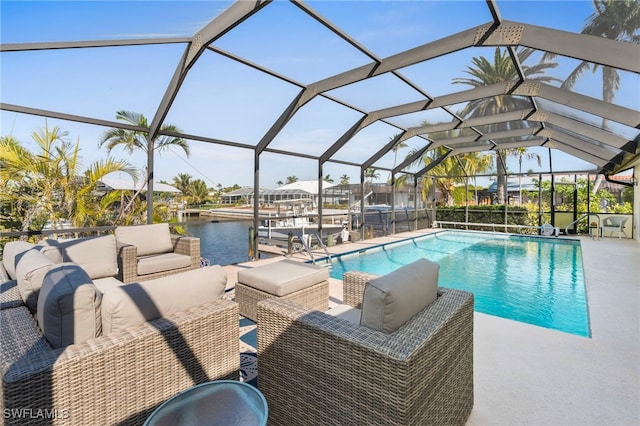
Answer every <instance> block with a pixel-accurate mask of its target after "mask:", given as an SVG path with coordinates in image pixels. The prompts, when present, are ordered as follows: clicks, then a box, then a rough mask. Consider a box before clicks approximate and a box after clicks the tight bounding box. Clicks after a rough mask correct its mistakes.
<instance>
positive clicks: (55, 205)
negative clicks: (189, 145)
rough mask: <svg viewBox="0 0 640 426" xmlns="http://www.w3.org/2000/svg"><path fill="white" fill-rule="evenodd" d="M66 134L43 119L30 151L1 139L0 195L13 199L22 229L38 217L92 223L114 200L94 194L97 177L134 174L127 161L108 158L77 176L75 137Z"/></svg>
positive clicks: (6, 139)
mask: <svg viewBox="0 0 640 426" xmlns="http://www.w3.org/2000/svg"><path fill="white" fill-rule="evenodd" d="M67 135H68V133H67V132H66V131H63V130H62V129H60V128H59V127H57V126H56V127H54V128H52V129H50V128H49V127H48V124H47V122H46V121H45V127H44V128H42V129H39V130H37V131H35V132H33V133H32V138H33V139H34V141H35V142H36V144H37V146H38V150H37V152H35V153H32V152H31V151H29V150H28V149H26V148H24V147H23V146H22V144H20V142H19V141H17V140H16V139H15V138H11V137H3V138H0V163H2V168H1V169H0V183H2V186H3V188H5V190H4V191H2V200H3V202H4V201H6V200H9V201H10V202H11V203H12V205H13V206H14V209H15V210H14V212H13V213H14V214H16V215H17V218H18V220H17V222H20V227H21V230H23V231H26V230H28V229H30V228H31V226H32V224H34V223H37V222H38V221H39V222H40V224H44V223H45V222H46V221H49V222H51V223H53V224H55V223H57V222H59V221H60V220H70V221H71V222H72V223H73V224H74V225H75V226H78V227H81V226H87V224H95V223H96V222H99V221H100V218H101V217H103V216H104V214H105V212H106V210H107V209H109V208H110V207H111V205H112V204H113V203H114V202H115V200H114V199H112V198H106V199H105V200H101V199H99V198H98V197H97V196H96V189H97V185H98V183H99V181H100V180H101V179H102V178H103V177H104V176H106V175H107V174H109V173H113V172H117V171H121V172H125V173H127V174H129V175H131V176H132V177H135V176H136V172H135V169H134V168H133V167H131V166H130V165H129V164H128V163H126V162H125V161H117V160H114V159H113V158H110V157H109V158H107V159H106V160H100V161H96V162H95V163H93V164H91V165H90V166H89V168H88V169H87V170H86V172H85V173H84V175H82V173H81V171H80V167H81V165H80V161H79V158H80V157H79V151H80V142H79V141H78V142H76V143H75V144H72V143H71V142H70V141H69V140H68V139H67ZM98 201H100V203H99V202H98Z"/></svg>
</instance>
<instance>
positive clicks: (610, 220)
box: [601, 216, 629, 239]
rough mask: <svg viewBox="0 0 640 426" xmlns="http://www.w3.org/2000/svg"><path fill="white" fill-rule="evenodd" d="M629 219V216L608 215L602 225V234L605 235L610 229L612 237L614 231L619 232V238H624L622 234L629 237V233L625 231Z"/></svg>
mask: <svg viewBox="0 0 640 426" xmlns="http://www.w3.org/2000/svg"><path fill="white" fill-rule="evenodd" d="M627 220H629V218H628V217H622V216H608V217H606V218H604V220H603V221H602V226H601V229H602V235H603V236H604V233H605V231H609V232H610V236H611V237H613V233H614V232H617V233H618V239H622V234H624V237H625V238H629V237H627V233H626V232H625V231H624V226H625V224H626V223H627Z"/></svg>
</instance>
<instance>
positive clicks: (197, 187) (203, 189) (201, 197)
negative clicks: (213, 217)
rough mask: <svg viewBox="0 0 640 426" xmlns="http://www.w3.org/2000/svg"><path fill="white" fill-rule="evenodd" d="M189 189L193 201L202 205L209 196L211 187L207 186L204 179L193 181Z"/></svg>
mask: <svg viewBox="0 0 640 426" xmlns="http://www.w3.org/2000/svg"><path fill="white" fill-rule="evenodd" d="M187 191H188V192H189V198H190V199H191V202H192V203H193V204H196V205H201V204H202V203H204V202H205V200H206V199H207V198H208V197H209V188H207V184H206V182H205V181H203V180H202V179H196V180H194V181H192V182H191V183H190V184H189V188H188V190H187Z"/></svg>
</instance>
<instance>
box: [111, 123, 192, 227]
mask: <svg viewBox="0 0 640 426" xmlns="http://www.w3.org/2000/svg"><path fill="white" fill-rule="evenodd" d="M116 119H117V120H120V121H124V122H125V123H128V124H131V125H133V126H138V127H142V128H149V125H148V124H147V118H146V117H145V116H144V115H142V114H140V113H137V112H131V111H118V112H117V113H116ZM160 132H173V133H180V132H181V130H180V129H179V128H178V127H176V126H174V125H172V124H165V125H163V126H162V127H161V128H160ZM105 144H106V145H107V152H111V150H112V149H113V148H115V147H116V146H120V145H121V146H123V147H124V149H125V150H126V151H127V152H128V153H129V154H132V153H133V152H134V151H135V150H141V151H143V152H145V153H146V154H147V159H148V160H147V161H148V164H149V163H150V161H149V159H151V158H153V151H156V150H157V151H158V152H162V151H166V150H168V149H169V148H171V147H173V146H177V147H180V148H182V150H183V151H184V153H185V154H187V157H188V156H189V145H188V144H187V141H185V140H184V139H182V138H179V137H174V136H165V135H158V136H156V137H155V138H154V139H153V140H150V139H149V132H148V131H140V130H125V129H117V128H113V129H109V130H107V131H106V132H105V133H104V135H103V136H102V139H101V140H100V143H99V146H100V147H102V146H103V145H105ZM146 185H147V222H148V223H151V222H152V221H153V170H147V183H146ZM136 195H137V194H136Z"/></svg>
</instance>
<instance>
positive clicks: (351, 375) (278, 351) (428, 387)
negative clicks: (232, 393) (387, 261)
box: [258, 268, 473, 425]
mask: <svg viewBox="0 0 640 426" xmlns="http://www.w3.org/2000/svg"><path fill="white" fill-rule="evenodd" d="M401 269H402V268H401ZM395 272H397V271H395ZM392 274H394V272H392V273H391V274H387V275H386V276H385V277H388V278H390V279H391V281H395V282H399V281H400V280H398V279H396V278H397V276H395V275H392ZM376 278H377V277H376V276H375V275H370V274H365V273H361V272H347V273H346V274H345V275H344V279H343V281H344V302H345V304H344V305H339V306H338V307H337V310H338V311H339V312H337V313H336V315H337V316H332V315H331V314H330V312H331V311H332V310H333V309H336V308H333V309H332V310H329V313H324V312H320V311H316V310H313V309H310V308H307V307H305V306H303V305H300V304H296V303H295V302H292V301H290V300H285V299H277V298H272V299H267V300H264V301H261V302H259V303H258V364H259V387H260V390H261V391H262V392H263V393H264V395H265V397H266V398H267V400H268V401H269V424H272V425H291V424H304V425H327V424H333V425H342V424H345V425H347V424H348V425H428V424H447V425H448V424H464V423H465V422H466V420H467V418H468V416H469V414H470V413H471V409H472V407H473V294H472V293H468V292H464V291H460V290H454V289H446V288H440V289H437V299H436V300H435V301H433V302H432V303H431V304H429V305H428V306H426V307H425V308H423V309H421V310H420V311H419V312H418V313H417V314H415V315H414V316H413V317H411V318H410V319H409V320H408V321H406V322H405V323H404V324H403V325H401V326H400V327H399V328H398V329H396V330H395V331H390V330H387V331H390V332H385V331H380V330H375V329H372V328H370V327H369V326H365V325H361V324H360V323H359V320H360V314H362V317H363V318H364V317H365V316H366V314H364V311H365V310H366V309H367V307H363V296H365V288H366V286H367V285H370V284H367V283H369V282H371V281H374V279H376ZM400 278H402V277H400ZM415 281H421V280H415ZM414 284H418V287H419V286H420V285H421V284H422V282H419V283H414ZM410 287H411V286H410ZM415 288H416V287H415V286H413V287H412V288H411V289H410V295H409V297H410V298H413V295H414V294H415V292H414V291H413V290H414V289H415ZM434 296H435V294H434ZM365 299H366V296H365ZM364 303H368V302H367V301H365V302H364ZM359 308H363V309H362V310H361V311H360V309H359Z"/></svg>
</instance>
